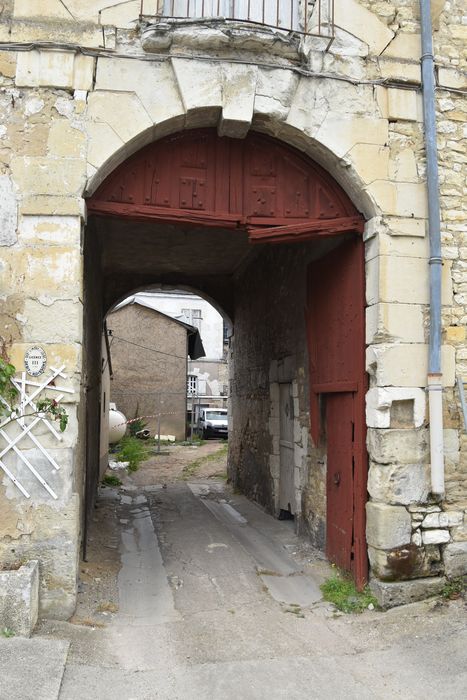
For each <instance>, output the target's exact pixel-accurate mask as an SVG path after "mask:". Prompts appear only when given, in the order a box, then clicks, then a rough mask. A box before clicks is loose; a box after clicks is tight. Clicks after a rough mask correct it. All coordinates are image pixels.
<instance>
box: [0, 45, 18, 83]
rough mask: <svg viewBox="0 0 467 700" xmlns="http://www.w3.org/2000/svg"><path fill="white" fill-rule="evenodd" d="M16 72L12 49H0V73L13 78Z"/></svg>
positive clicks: (14, 55)
mask: <svg viewBox="0 0 467 700" xmlns="http://www.w3.org/2000/svg"><path fill="white" fill-rule="evenodd" d="M15 74H16V54H15V53H13V52H12V51H0V75H4V76H5V78H14V77H15Z"/></svg>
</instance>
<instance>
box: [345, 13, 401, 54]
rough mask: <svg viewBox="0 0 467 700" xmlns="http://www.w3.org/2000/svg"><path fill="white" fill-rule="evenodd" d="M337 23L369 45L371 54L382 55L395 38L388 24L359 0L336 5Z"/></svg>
mask: <svg viewBox="0 0 467 700" xmlns="http://www.w3.org/2000/svg"><path fill="white" fill-rule="evenodd" d="M335 23H336V25H337V26H338V27H340V28H341V29H344V30H345V31H346V32H348V33H349V34H351V35H353V36H356V37H358V38H359V39H360V40H361V41H363V42H365V43H366V44H368V47H369V49H370V53H371V54H377V55H378V54H380V53H381V51H383V49H384V48H385V47H386V46H387V45H388V44H389V42H390V41H391V39H393V37H394V32H392V31H391V30H390V29H389V28H388V27H387V25H386V24H384V23H383V22H382V21H381V20H380V19H379V18H378V17H377V15H376V13H373V12H370V10H367V9H366V8H365V7H363V6H362V5H361V4H360V3H359V2H357V0H346V2H345V3H340V2H338V3H336V6H335Z"/></svg>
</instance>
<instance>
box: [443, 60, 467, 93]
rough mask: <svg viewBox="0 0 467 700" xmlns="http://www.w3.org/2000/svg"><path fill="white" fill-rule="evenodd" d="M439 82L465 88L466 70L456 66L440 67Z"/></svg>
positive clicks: (450, 86) (451, 86) (452, 86)
mask: <svg viewBox="0 0 467 700" xmlns="http://www.w3.org/2000/svg"><path fill="white" fill-rule="evenodd" d="M438 82H439V84H440V85H441V86H443V87H448V88H455V89H456V90H465V89H466V88H467V76H466V74H465V73H464V72H462V71H458V70H456V69H454V68H442V67H441V66H440V67H439V69H438Z"/></svg>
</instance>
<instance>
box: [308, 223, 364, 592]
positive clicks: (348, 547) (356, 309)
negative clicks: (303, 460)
mask: <svg viewBox="0 0 467 700" xmlns="http://www.w3.org/2000/svg"><path fill="white" fill-rule="evenodd" d="M363 249H364V246H363V242H362V239H361V238H359V237H358V238H357V237H355V238H354V239H352V240H348V241H345V242H344V243H343V244H341V245H340V246H339V247H337V248H335V249H334V250H333V251H331V253H329V254H328V255H326V256H325V257H324V258H321V259H320V260H318V261H316V262H314V263H313V264H312V265H310V268H309V278H308V345H309V353H310V381H311V387H310V390H311V423H312V434H313V438H314V441H315V444H317V443H318V442H319V441H320V434H322V432H324V431H325V433H326V444H327V481H326V496H327V522H326V553H327V556H328V558H329V559H330V560H331V561H333V562H335V563H336V564H338V566H341V567H342V568H344V569H346V570H347V571H351V572H352V573H353V575H354V578H355V580H356V582H357V584H358V585H360V586H361V585H363V583H365V582H366V579H367V575H368V563H367V561H368V560H367V552H366V544H365V503H366V475H367V456H366V449H365V392H366V385H367V379H366V372H365V356H364V349H365V335H364V333H365V321H364V301H365V299H364V293H365V286H364V251H363ZM320 404H324V406H320ZM323 409H324V410H323ZM320 415H321V416H324V417H325V425H323V426H321V425H320Z"/></svg>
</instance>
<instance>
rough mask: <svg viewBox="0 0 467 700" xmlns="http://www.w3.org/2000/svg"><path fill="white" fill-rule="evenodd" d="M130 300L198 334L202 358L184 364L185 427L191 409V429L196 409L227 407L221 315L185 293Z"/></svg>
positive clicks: (141, 294) (138, 296) (224, 333)
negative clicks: (182, 323)
mask: <svg viewBox="0 0 467 700" xmlns="http://www.w3.org/2000/svg"><path fill="white" fill-rule="evenodd" d="M133 298H134V299H135V300H138V301H141V302H144V304H146V305H147V306H148V307H151V308H154V309H157V310H158V311H162V312H163V313H165V314H167V315H168V316H171V317H172V318H175V319H177V320H178V321H183V322H184V323H188V324H189V325H191V326H193V327H195V328H197V329H198V331H199V334H200V336H201V340H202V343H203V347H204V351H205V356H204V357H199V358H197V359H196V360H194V359H192V358H189V360H188V369H187V372H188V377H187V410H188V423H191V410H192V405H193V406H194V416H193V422H194V425H196V424H197V421H198V415H199V408H200V407H203V406H218V407H227V398H228V393H229V368H228V346H229V337H228V336H229V328H228V325H227V323H226V322H225V321H224V319H223V317H222V316H221V314H220V313H219V312H218V311H217V310H216V309H215V308H214V306H213V305H212V304H210V303H209V302H208V301H206V300H205V299H203V298H201V297H200V296H197V295H196V294H190V293H187V292H181V291H173V292H139V293H138V294H136V295H135V296H134V297H133Z"/></svg>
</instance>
